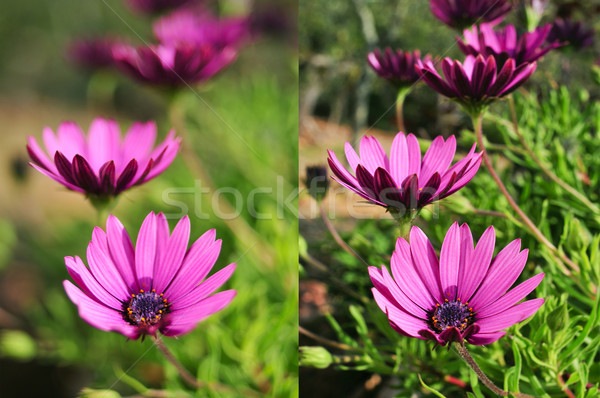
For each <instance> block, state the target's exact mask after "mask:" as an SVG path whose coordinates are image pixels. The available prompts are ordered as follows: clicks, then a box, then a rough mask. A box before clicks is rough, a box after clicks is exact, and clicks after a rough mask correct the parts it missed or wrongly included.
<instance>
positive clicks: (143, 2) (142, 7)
mask: <svg viewBox="0 0 600 398" xmlns="http://www.w3.org/2000/svg"><path fill="white" fill-rule="evenodd" d="M126 2H127V5H128V6H129V7H130V8H131V9H132V10H134V11H137V12H140V13H144V14H155V13H160V12H164V11H168V10H173V9H176V8H179V7H182V6H187V5H192V4H193V3H199V0H126Z"/></svg>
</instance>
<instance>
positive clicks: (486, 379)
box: [452, 343, 533, 398]
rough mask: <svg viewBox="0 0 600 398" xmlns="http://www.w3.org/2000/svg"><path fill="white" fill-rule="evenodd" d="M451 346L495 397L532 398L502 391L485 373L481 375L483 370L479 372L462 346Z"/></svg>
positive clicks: (477, 366) (473, 360) (475, 363)
mask: <svg viewBox="0 0 600 398" xmlns="http://www.w3.org/2000/svg"><path fill="white" fill-rule="evenodd" d="M452 346H453V347H454V350H455V351H456V353H457V354H458V356H459V357H461V359H462V360H464V361H465V362H466V363H467V365H469V367H470V368H471V369H473V371H474V372H475V374H476V375H477V377H478V378H479V380H481V382H482V383H483V384H484V385H485V386H486V387H487V388H489V389H490V390H492V391H493V392H494V393H495V394H496V395H499V396H501V397H508V395H509V394H511V395H513V396H515V397H517V398H533V396H531V395H528V394H522V393H519V392H508V391H504V390H503V389H501V388H500V387H498V386H497V385H495V384H494V382H493V381H491V380H490V378H489V377H487V375H486V374H485V373H483V370H481V368H480V367H479V365H477V362H475V359H473V357H472V356H471V354H470V353H469V351H468V350H467V348H466V347H465V346H464V345H462V344H458V343H456V344H453V345H452Z"/></svg>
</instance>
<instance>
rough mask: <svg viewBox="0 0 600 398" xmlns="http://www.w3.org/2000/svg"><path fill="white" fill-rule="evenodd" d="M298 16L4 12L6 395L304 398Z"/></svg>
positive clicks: (165, 10) (208, 6)
mask: <svg viewBox="0 0 600 398" xmlns="http://www.w3.org/2000/svg"><path fill="white" fill-rule="evenodd" d="M297 12H298V1H297V0H256V1H251V0H101V1H97V2H91V3H90V2H72V1H64V0H59V1H53V2H46V1H42V0H32V1H28V2H16V3H15V2H10V3H3V4H2V5H0V13H1V15H3V22H2V24H1V25H2V28H4V32H5V34H4V35H2V38H1V39H0V41H2V44H1V46H2V48H3V51H2V53H1V54H0V120H1V121H2V124H3V126H4V129H3V132H2V133H1V134H0V144H1V145H0V151H1V154H2V156H1V157H0V158H1V159H2V160H1V161H0V183H1V187H2V188H1V189H0V396H2V397H5V398H12V397H48V398H52V397H61V398H62V397H88V398H93V397H94V398H99V397H106V398H118V397H182V398H186V397H199V396H201V397H292V398H293V397H298V332H297V331H298V266H297V264H298V263H297V261H298V260H297V259H298V201H297V196H298V195H297V194H298V188H297V187H298V44H297V43H298V39H297V31H298V27H297V20H298V17H297ZM8 32H9V33H8Z"/></svg>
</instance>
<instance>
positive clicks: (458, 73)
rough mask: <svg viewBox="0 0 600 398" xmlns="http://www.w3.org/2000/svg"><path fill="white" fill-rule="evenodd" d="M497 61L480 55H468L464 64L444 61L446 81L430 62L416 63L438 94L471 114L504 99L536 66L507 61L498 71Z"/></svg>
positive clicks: (426, 81)
mask: <svg viewBox="0 0 600 398" xmlns="http://www.w3.org/2000/svg"><path fill="white" fill-rule="evenodd" d="M496 65H497V64H496V59H495V58H494V57H493V56H492V55H490V56H489V57H487V58H484V57H483V56H482V55H481V54H479V55H478V56H477V58H475V57H474V56H472V55H467V57H466V58H465V61H464V64H461V63H460V61H456V60H452V59H450V58H444V60H443V61H442V71H443V72H444V77H445V80H444V79H443V78H442V77H441V76H440V75H439V74H438V72H437V71H436V69H435V67H434V66H433V62H431V61H429V62H427V63H425V64H423V63H419V64H417V66H415V68H416V70H417V73H419V75H420V76H421V78H422V79H423V80H424V81H425V83H427V84H428V85H429V86H430V87H431V88H433V89H434V90H435V91H437V92H438V93H440V94H442V95H444V96H446V97H448V98H450V99H452V100H454V101H456V102H458V103H459V104H461V105H462V106H464V107H465V109H466V110H467V112H469V113H471V114H478V113H481V111H482V110H483V109H485V107H487V106H488V105H489V104H490V103H492V102H493V101H494V100H496V99H498V98H501V97H504V96H506V95H508V94H510V93H511V92H513V91H514V90H516V89H517V88H518V87H519V86H520V85H521V84H523V83H525V81H526V80H527V79H529V77H530V76H531V75H532V74H533V72H535V68H536V67H537V64H536V63H535V62H534V63H523V64H521V65H519V66H516V67H515V60H514V59H512V58H509V59H508V60H507V61H506V62H505V63H504V65H503V66H502V67H501V68H498V67H497V66H496Z"/></svg>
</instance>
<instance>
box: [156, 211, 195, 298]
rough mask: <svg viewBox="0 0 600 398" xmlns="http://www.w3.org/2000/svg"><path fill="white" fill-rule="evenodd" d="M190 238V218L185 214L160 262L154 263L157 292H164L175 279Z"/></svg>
mask: <svg viewBox="0 0 600 398" xmlns="http://www.w3.org/2000/svg"><path fill="white" fill-rule="evenodd" d="M189 240H190V219H189V217H188V216H184V217H183V218H182V219H181V220H179V222H178V223H177V226H175V229H174V230H173V234H172V235H171V237H170V238H169V241H168V243H167V247H166V249H165V251H164V254H163V256H162V257H161V261H160V264H159V263H156V264H155V265H154V277H153V282H152V286H153V287H154V288H155V289H156V291H157V292H161V293H162V292H163V291H164V290H165V289H166V287H167V286H169V283H171V281H172V280H173V277H174V276H175V274H177V271H179V268H180V267H181V265H182V262H183V258H184V257H185V253H186V250H187V246H188V243H189Z"/></svg>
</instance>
